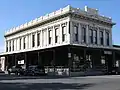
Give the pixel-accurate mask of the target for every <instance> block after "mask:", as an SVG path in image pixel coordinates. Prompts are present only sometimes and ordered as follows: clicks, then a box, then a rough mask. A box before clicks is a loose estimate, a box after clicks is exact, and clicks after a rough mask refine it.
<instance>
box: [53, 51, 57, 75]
mask: <svg viewBox="0 0 120 90" xmlns="http://www.w3.org/2000/svg"><path fill="white" fill-rule="evenodd" d="M55 59H56V57H55V50H54V49H53V67H54V75H55Z"/></svg>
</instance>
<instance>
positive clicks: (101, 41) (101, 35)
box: [100, 31, 103, 45]
mask: <svg viewBox="0 0 120 90" xmlns="http://www.w3.org/2000/svg"><path fill="white" fill-rule="evenodd" d="M100 45H103V31H100Z"/></svg>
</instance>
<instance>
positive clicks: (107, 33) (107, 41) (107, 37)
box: [106, 32, 109, 46]
mask: <svg viewBox="0 0 120 90" xmlns="http://www.w3.org/2000/svg"><path fill="white" fill-rule="evenodd" d="M106 45H107V46H109V32H106Z"/></svg>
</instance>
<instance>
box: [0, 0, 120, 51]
mask: <svg viewBox="0 0 120 90" xmlns="http://www.w3.org/2000/svg"><path fill="white" fill-rule="evenodd" d="M68 4H69V5H71V6H73V7H78V8H84V6H85V5H87V6H88V7H91V8H97V9H99V13H100V14H102V15H105V16H109V17H112V19H113V21H114V22H115V23H117V24H116V25H115V26H114V27H113V31H112V32H113V34H112V35H113V43H114V44H118V45H120V10H119V9H120V8H119V7H120V4H119V0H1V2H0V31H1V32H0V52H1V51H4V32H5V30H7V29H10V28H12V27H16V26H18V25H20V24H23V23H25V22H28V21H30V20H32V19H35V18H36V17H39V16H41V15H45V14H47V13H50V12H52V11H55V10H57V9H59V8H62V7H65V6H67V5H68Z"/></svg>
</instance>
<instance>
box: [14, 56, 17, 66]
mask: <svg viewBox="0 0 120 90" xmlns="http://www.w3.org/2000/svg"><path fill="white" fill-rule="evenodd" d="M14 59H15V66H16V65H17V54H15V57H14Z"/></svg>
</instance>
